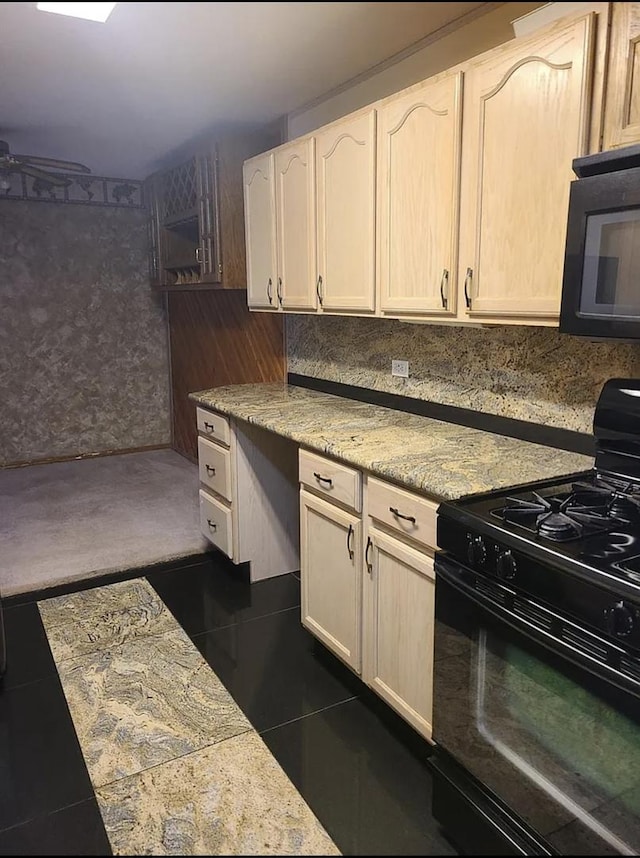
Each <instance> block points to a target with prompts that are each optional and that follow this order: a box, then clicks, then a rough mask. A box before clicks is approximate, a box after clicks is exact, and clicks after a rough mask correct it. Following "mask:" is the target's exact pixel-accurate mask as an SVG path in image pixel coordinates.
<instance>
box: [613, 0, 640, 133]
mask: <svg viewBox="0 0 640 858" xmlns="http://www.w3.org/2000/svg"><path fill="white" fill-rule="evenodd" d="M633 143H640V3H614V4H613V12H612V20H611V48H610V60H609V84H608V86H607V102H606V111H605V127H604V148H605V149H612V148H614V147H617V146H629V145H631V144H633Z"/></svg>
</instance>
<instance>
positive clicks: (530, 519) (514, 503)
mask: <svg viewBox="0 0 640 858" xmlns="http://www.w3.org/2000/svg"><path fill="white" fill-rule="evenodd" d="M609 494H611V493H610V492H609ZM638 510H639V512H640V506H639V507H638ZM492 515H494V516H495V517H497V518H500V519H501V520H502V521H506V522H509V523H511V524H518V525H520V526H521V527H524V528H526V529H527V530H529V531H531V532H534V533H536V534H538V535H539V536H541V537H543V538H545V539H550V540H551V541H553V542H566V541H568V540H573V539H580V538H583V537H585V536H591V535H593V534H596V533H602V532H608V531H611V530H614V529H616V528H619V527H620V526H621V525H623V524H624V522H623V520H622V519H620V518H618V517H617V516H616V515H615V514H614V513H613V511H612V509H611V505H610V503H609V501H608V496H605V495H604V493H603V492H601V491H600V490H597V491H596V490H592V489H591V487H590V486H589V485H588V484H584V486H583V485H582V484H576V485H575V486H574V487H573V490H572V491H571V492H568V493H564V494H560V495H552V496H550V497H544V496H542V495H541V494H538V492H531V496H530V497H527V498H519V497H508V498H506V499H505V502H504V506H502V507H500V508H499V509H495V510H492Z"/></svg>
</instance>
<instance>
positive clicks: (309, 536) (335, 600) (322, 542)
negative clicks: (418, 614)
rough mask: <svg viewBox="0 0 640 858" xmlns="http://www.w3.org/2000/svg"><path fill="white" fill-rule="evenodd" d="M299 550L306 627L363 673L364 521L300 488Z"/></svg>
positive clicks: (352, 666)
mask: <svg viewBox="0 0 640 858" xmlns="http://www.w3.org/2000/svg"><path fill="white" fill-rule="evenodd" d="M300 546H301V548H300V579H301V583H302V624H303V626H305V628H307V629H308V630H309V631H310V632H311V633H312V634H314V635H315V636H316V637H317V638H318V639H319V640H321V641H322V643H323V644H324V645H325V646H327V647H328V648H329V649H330V650H332V651H333V652H334V653H335V654H336V655H337V656H338V657H339V658H341V659H342V660H343V661H344V662H345V663H346V664H348V665H349V666H350V667H351V668H353V670H355V671H357V672H358V673H359V672H360V613H361V595H360V590H361V581H362V577H361V576H362V522H361V520H360V519H359V518H357V517H356V516H354V515H351V513H348V512H344V511H343V510H341V509H339V508H338V507H336V506H333V504H330V503H327V502H326V501H324V500H322V499H321V498H317V497H315V496H314V495H311V494H309V493H308V492H306V491H304V490H302V491H301V492H300ZM349 549H350V550H349Z"/></svg>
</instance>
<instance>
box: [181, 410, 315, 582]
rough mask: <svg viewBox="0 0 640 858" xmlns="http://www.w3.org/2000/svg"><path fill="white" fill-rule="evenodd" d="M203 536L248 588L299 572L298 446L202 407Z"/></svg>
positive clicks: (200, 425) (200, 493)
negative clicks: (240, 568) (243, 575)
mask: <svg viewBox="0 0 640 858" xmlns="http://www.w3.org/2000/svg"><path fill="white" fill-rule="evenodd" d="M197 423H198V435H199V437H198V471H199V477H200V492H199V496H200V529H201V530H202V533H203V534H204V535H205V536H206V537H207V539H208V540H209V541H210V542H211V543H213V545H215V546H216V548H218V549H220V551H222V552H223V553H224V554H226V555H227V557H229V559H230V560H232V561H233V562H234V563H237V564H240V563H247V562H248V563H249V564H250V565H249V575H250V580H251V581H260V580H262V579H263V578H272V577H275V576H276V575H284V574H286V573H288V572H297V571H298V569H299V568H300V559H299V518H298V451H297V446H296V445H295V444H294V443H292V442H291V441H289V440H288V439H287V438H283V437H281V436H280V435H275V434H274V433H273V432H267V431H266V430H264V429H260V428H259V427H257V426H253V425H252V424H250V423H246V422H244V421H241V420H235V419H230V418H228V417H227V416H225V415H224V414H219V413H217V412H215V411H209V410H208V409H205V408H201V407H199V408H198V409H197Z"/></svg>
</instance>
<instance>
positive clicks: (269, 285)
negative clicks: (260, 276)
mask: <svg viewBox="0 0 640 858" xmlns="http://www.w3.org/2000/svg"><path fill="white" fill-rule="evenodd" d="M267 298H268V299H269V303H270V304H273V283H272V282H271V277H269V281H268V283H267Z"/></svg>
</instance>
